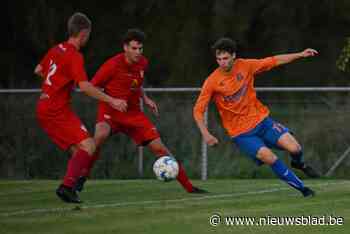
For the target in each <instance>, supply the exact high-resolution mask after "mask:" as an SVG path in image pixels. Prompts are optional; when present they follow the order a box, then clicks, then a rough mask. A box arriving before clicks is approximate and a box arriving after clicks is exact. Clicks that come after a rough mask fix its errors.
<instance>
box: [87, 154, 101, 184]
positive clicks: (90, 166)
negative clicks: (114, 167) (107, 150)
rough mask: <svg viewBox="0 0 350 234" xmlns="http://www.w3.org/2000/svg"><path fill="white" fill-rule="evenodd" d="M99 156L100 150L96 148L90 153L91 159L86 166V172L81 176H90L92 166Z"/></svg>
mask: <svg viewBox="0 0 350 234" xmlns="http://www.w3.org/2000/svg"><path fill="white" fill-rule="evenodd" d="M99 158H100V150H99V149H97V150H96V152H95V153H94V154H93V155H92V157H91V160H90V162H89V165H88V168H87V170H86V172H85V173H83V176H85V177H89V176H90V173H91V170H92V168H93V167H94V165H95V162H96V161H97V159H99Z"/></svg>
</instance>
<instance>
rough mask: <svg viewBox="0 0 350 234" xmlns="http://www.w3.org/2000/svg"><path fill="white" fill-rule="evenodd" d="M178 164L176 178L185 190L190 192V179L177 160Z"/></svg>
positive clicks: (191, 187) (191, 186)
mask: <svg viewBox="0 0 350 234" xmlns="http://www.w3.org/2000/svg"><path fill="white" fill-rule="evenodd" d="M178 164H179V174H178V175H177V177H176V179H177V181H178V182H179V183H180V184H181V185H182V187H184V189H186V191H187V192H192V190H193V185H192V183H191V181H190V179H189V178H188V177H187V175H186V172H185V169H184V168H183V166H182V164H181V163H180V162H179V161H178Z"/></svg>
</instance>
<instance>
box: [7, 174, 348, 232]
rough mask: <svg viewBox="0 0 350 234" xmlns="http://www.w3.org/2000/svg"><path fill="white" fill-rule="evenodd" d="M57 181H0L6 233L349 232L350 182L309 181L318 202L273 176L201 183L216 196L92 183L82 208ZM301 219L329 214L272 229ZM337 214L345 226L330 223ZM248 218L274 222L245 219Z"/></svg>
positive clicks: (157, 185)
mask: <svg viewBox="0 0 350 234" xmlns="http://www.w3.org/2000/svg"><path fill="white" fill-rule="evenodd" d="M58 184H59V181H46V180H45V181H44V180H31V181H0V234H9V233H11V234H16V233H26V234H30V233H57V234H64V233H67V234H72V233H74V234H75V233H76V234H80V233H81V234H89V233H106V234H107V233H108V234H109V233H110V234H116V233H128V234H129V233H133V234H134V233H152V234H157V233H159V234H169V233H190V234H192V233H193V234H194V233H201V234H202V233H243V232H245V233H259V234H261V233H295V234H302V233H310V234H311V233H344V234H348V233H349V230H350V223H349V220H350V181H346V180H307V181H306V184H307V185H308V186H309V187H311V188H313V189H314V190H315V191H316V193H317V195H316V197H313V198H303V197H302V196H301V194H300V193H299V192H297V191H295V190H294V189H292V188H290V187H289V186H288V185H286V184H284V183H282V182H280V181H279V180H267V179H259V180H208V181H204V182H203V181H194V184H195V185H197V186H198V187H201V188H204V189H207V190H209V191H210V193H209V194H204V195H201V194H188V193H186V192H185V191H184V190H183V189H182V188H181V187H180V186H179V185H178V184H177V182H170V183H162V182H159V181H156V180H92V181H88V183H87V185H86V187H85V190H84V191H83V193H82V194H81V199H82V200H83V201H84V203H83V204H82V205H79V206H77V205H72V204H66V203H63V202H61V201H60V200H58V198H57V197H56V195H55V194H54V191H55V189H56V187H57V185H58ZM213 214H219V215H220V216H221V221H220V222H219V224H218V225H217V226H212V225H211V224H210V222H209V218H210V217H211V216H212V215H213ZM230 216H235V217H237V218H239V220H240V221H239V223H235V224H234V225H227V224H226V220H225V218H226V217H230ZM301 216H303V217H305V218H306V217H308V216H311V217H312V218H313V219H314V221H315V222H317V220H315V219H318V218H319V217H321V218H322V217H325V219H326V223H325V225H320V224H318V225H316V223H315V222H314V223H313V224H314V225H311V224H306V223H305V222H304V223H299V224H298V225H296V224H294V225H291V224H289V225H287V224H286V223H284V224H282V223H281V221H279V223H278V222H277V224H276V223H275V225H272V224H271V223H272V219H274V218H281V217H299V218H300V217H301ZM330 216H332V217H333V218H334V219H337V220H338V225H336V224H335V223H334V222H332V223H329V222H328V218H329V217H330ZM244 217H246V218H247V217H248V218H249V219H250V220H251V218H253V219H255V220H259V219H260V218H263V219H269V220H270V222H271V223H270V224H266V225H260V224H258V223H256V222H253V223H252V222H250V221H249V222H248V221H247V222H245V221H246V220H243V218H244ZM241 218H242V219H241ZM299 221H300V219H299ZM304 221H305V220H304ZM333 221H334V220H333ZM340 223H342V225H340ZM326 224H328V225H326Z"/></svg>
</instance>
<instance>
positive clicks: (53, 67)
mask: <svg viewBox="0 0 350 234" xmlns="http://www.w3.org/2000/svg"><path fill="white" fill-rule="evenodd" d="M56 70H57V65H56V63H54V62H53V61H52V60H50V68H49V72H48V73H47V76H46V81H45V83H46V84H47V85H52V82H51V80H50V78H51V76H53V75H54V74H55V73H56Z"/></svg>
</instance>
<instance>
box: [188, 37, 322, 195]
mask: <svg viewBox="0 0 350 234" xmlns="http://www.w3.org/2000/svg"><path fill="white" fill-rule="evenodd" d="M212 49H213V51H214V53H215V56H216V61H217V63H218V65H219V67H218V68H217V69H215V70H214V71H213V72H212V73H211V74H210V76H209V77H208V78H207V79H206V81H205V82H204V85H203V87H202V90H201V93H200V95H199V97H198V99H197V102H196V104H195V106H194V109H193V115H194V119H195V121H196V123H197V125H198V128H199V129H200V132H201V134H202V136H203V138H204V140H205V141H206V143H207V144H209V145H210V146H212V145H215V144H217V143H218V139H217V138H216V137H214V136H213V135H212V134H210V132H209V131H208V128H207V127H206V125H205V124H204V121H203V114H204V112H205V110H206V108H207V106H208V103H209V101H210V100H212V99H213V101H214V102H215V104H216V107H217V110H218V111H219V113H220V117H221V121H222V124H223V127H224V128H225V129H226V132H227V134H228V135H229V136H230V137H231V139H232V141H233V142H234V143H235V144H236V145H237V146H238V148H239V149H240V150H241V151H243V152H244V153H245V154H247V155H249V156H250V157H251V158H252V159H253V160H254V161H255V162H256V163H257V164H258V165H261V164H263V163H266V164H268V165H270V166H271V168H272V170H273V171H274V173H275V174H276V175H277V176H278V177H279V178H280V179H282V180H284V181H285V182H287V183H288V184H289V185H291V186H292V187H294V188H296V189H297V190H299V191H300V192H301V193H302V194H303V195H304V196H305V197H307V196H312V195H314V192H313V191H312V190H311V189H310V188H308V187H305V186H304V184H303V182H302V181H301V180H300V179H299V178H298V177H297V176H296V175H295V174H294V173H293V171H291V170H289V169H288V168H287V167H286V165H285V164H284V163H283V162H282V161H281V160H280V159H278V158H277V156H276V155H275V154H274V153H273V152H272V150H271V148H277V149H282V150H286V151H288V152H289V153H290V155H291V158H292V162H291V165H292V167H294V168H297V169H300V170H302V171H303V172H304V173H305V174H306V175H308V176H309V177H319V175H318V173H317V172H316V171H315V170H313V169H312V168H311V167H310V166H308V165H306V164H305V163H304V160H303V152H302V148H301V146H300V144H299V143H298V142H297V141H296V139H295V138H294V137H293V136H292V135H291V134H290V133H289V130H288V128H286V127H285V126H283V125H282V124H280V123H278V122H276V121H274V120H273V119H271V118H270V117H269V114H270V111H269V109H268V108H267V107H266V106H265V105H263V104H262V103H261V102H260V101H259V100H258V99H257V97H256V91H255V88H254V79H255V76H256V75H257V74H259V73H261V72H264V71H268V70H270V69H272V68H274V67H276V66H279V65H283V64H287V63H290V62H292V61H294V60H297V59H301V58H306V57H312V56H315V55H317V54H318V52H317V51H316V50H314V49H305V50H304V51H302V52H299V53H291V54H284V55H276V56H272V57H267V58H264V59H240V58H236V43H235V42H234V41H233V40H231V39H230V38H221V39H219V40H218V41H217V42H216V43H215V44H214V45H213V48H212Z"/></svg>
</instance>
